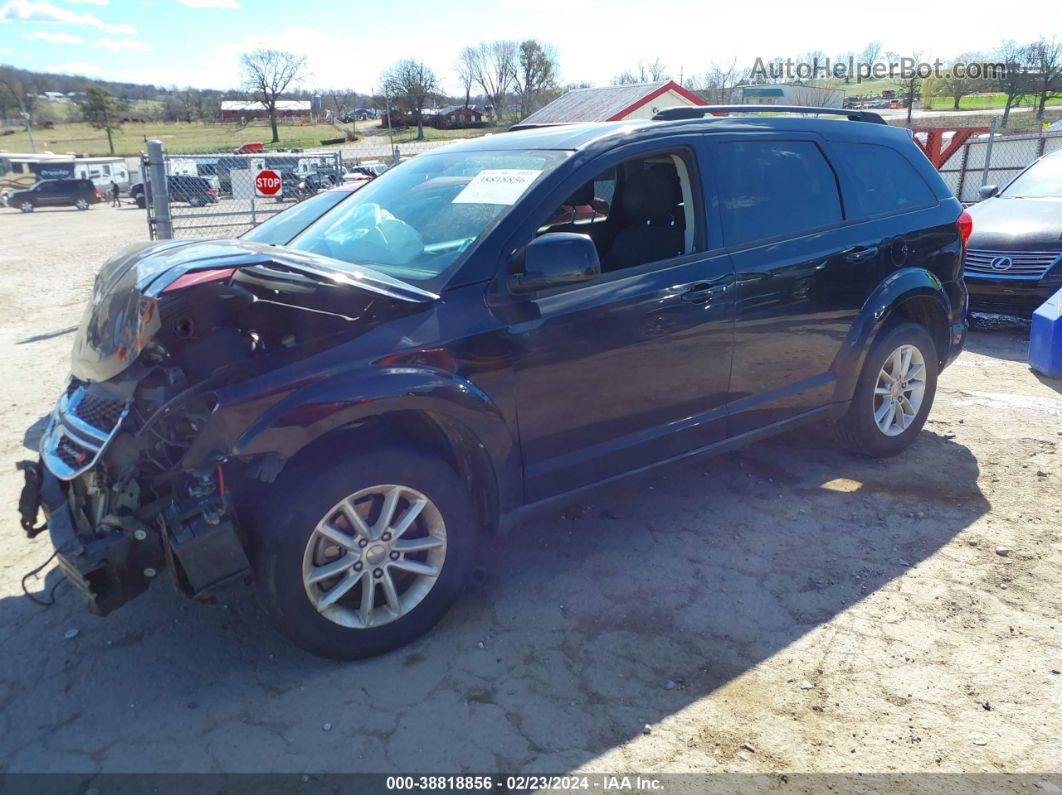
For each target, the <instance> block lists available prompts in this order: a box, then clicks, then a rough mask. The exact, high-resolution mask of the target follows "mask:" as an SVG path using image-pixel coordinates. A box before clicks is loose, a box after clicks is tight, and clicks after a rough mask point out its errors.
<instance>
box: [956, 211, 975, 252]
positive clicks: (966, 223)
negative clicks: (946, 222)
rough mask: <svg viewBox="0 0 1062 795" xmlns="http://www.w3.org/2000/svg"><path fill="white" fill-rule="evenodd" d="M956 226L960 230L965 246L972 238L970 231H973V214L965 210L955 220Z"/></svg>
mask: <svg viewBox="0 0 1062 795" xmlns="http://www.w3.org/2000/svg"><path fill="white" fill-rule="evenodd" d="M955 227H956V228H957V229H958V230H959V235H960V236H961V237H962V245H963V248H965V247H966V241H967V240H969V239H970V233H971V232H973V216H972V215H970V214H969V213H968V212H966V210H963V211H962V212H961V213H959V217H958V219H957V220H956V221H955Z"/></svg>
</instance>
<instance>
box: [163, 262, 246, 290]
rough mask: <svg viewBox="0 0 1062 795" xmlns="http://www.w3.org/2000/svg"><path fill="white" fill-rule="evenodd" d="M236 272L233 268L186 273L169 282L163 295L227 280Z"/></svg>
mask: <svg viewBox="0 0 1062 795" xmlns="http://www.w3.org/2000/svg"><path fill="white" fill-rule="evenodd" d="M235 272H236V269H235V268H217V269H215V270H209V271H192V272H191V273H186V274H184V276H178V277H177V278H176V279H174V280H173V281H172V282H170V283H169V284H168V285H166V287H165V288H164V289H163V291H162V292H164V293H172V292H176V291H177V290H183V289H185V288H186V287H194V286H195V285H197V284H207V283H209V282H220V281H223V280H225V279H228V278H229V277H230V276H232V274H234V273H235Z"/></svg>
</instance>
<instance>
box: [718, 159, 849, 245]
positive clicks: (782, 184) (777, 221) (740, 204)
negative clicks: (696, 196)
mask: <svg viewBox="0 0 1062 795" xmlns="http://www.w3.org/2000/svg"><path fill="white" fill-rule="evenodd" d="M719 153H720V156H719V185H718V191H719V201H720V205H721V206H720V210H721V214H722V222H723V237H724V240H725V242H726V245H728V246H739V245H743V244H745V243H752V242H754V241H757V240H766V239H769V238H773V237H779V236H783V235H787V236H796V235H799V234H801V233H802V232H805V231H809V230H811V229H817V228H819V227H824V226H830V225H832V224H837V223H840V221H841V218H842V217H841V197H840V194H839V193H838V192H837V177H836V175H835V174H834V172H833V168H832V167H831V166H830V164H829V162H827V160H826V158H825V156H824V155H823V154H822V150H820V149H819V147H818V146H817V145H816V144H815V143H813V142H811V141H747V142H746V141H741V142H724V143H722V144H720V146H719Z"/></svg>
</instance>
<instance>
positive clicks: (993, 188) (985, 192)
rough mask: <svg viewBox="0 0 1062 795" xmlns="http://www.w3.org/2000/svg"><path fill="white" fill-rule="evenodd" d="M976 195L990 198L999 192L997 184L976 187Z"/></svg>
mask: <svg viewBox="0 0 1062 795" xmlns="http://www.w3.org/2000/svg"><path fill="white" fill-rule="evenodd" d="M977 193H978V195H979V196H980V197H981V198H982V199H991V198H992V197H993V196H995V195H996V194H998V193H999V186H998V185H982V186H981V187H980V188H978V189H977Z"/></svg>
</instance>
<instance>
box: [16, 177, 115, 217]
mask: <svg viewBox="0 0 1062 795" xmlns="http://www.w3.org/2000/svg"><path fill="white" fill-rule="evenodd" d="M101 201H103V197H102V196H100V192H99V190H98V189H97V188H96V186H95V185H94V184H93V183H92V180H90V179H42V180H41V181H40V182H38V183H37V184H36V185H34V186H33V187H32V188H25V189H24V190H16V191H12V192H11V193H9V194H8V195H7V206H8V207H16V208H18V209H19V210H21V211H22V212H24V213H31V212H33V211H34V210H35V209H36V208H38V207H76V208H77V209H79V210H87V209H88V208H89V207H91V206H92V205H93V204H98V203H99V202H101Z"/></svg>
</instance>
